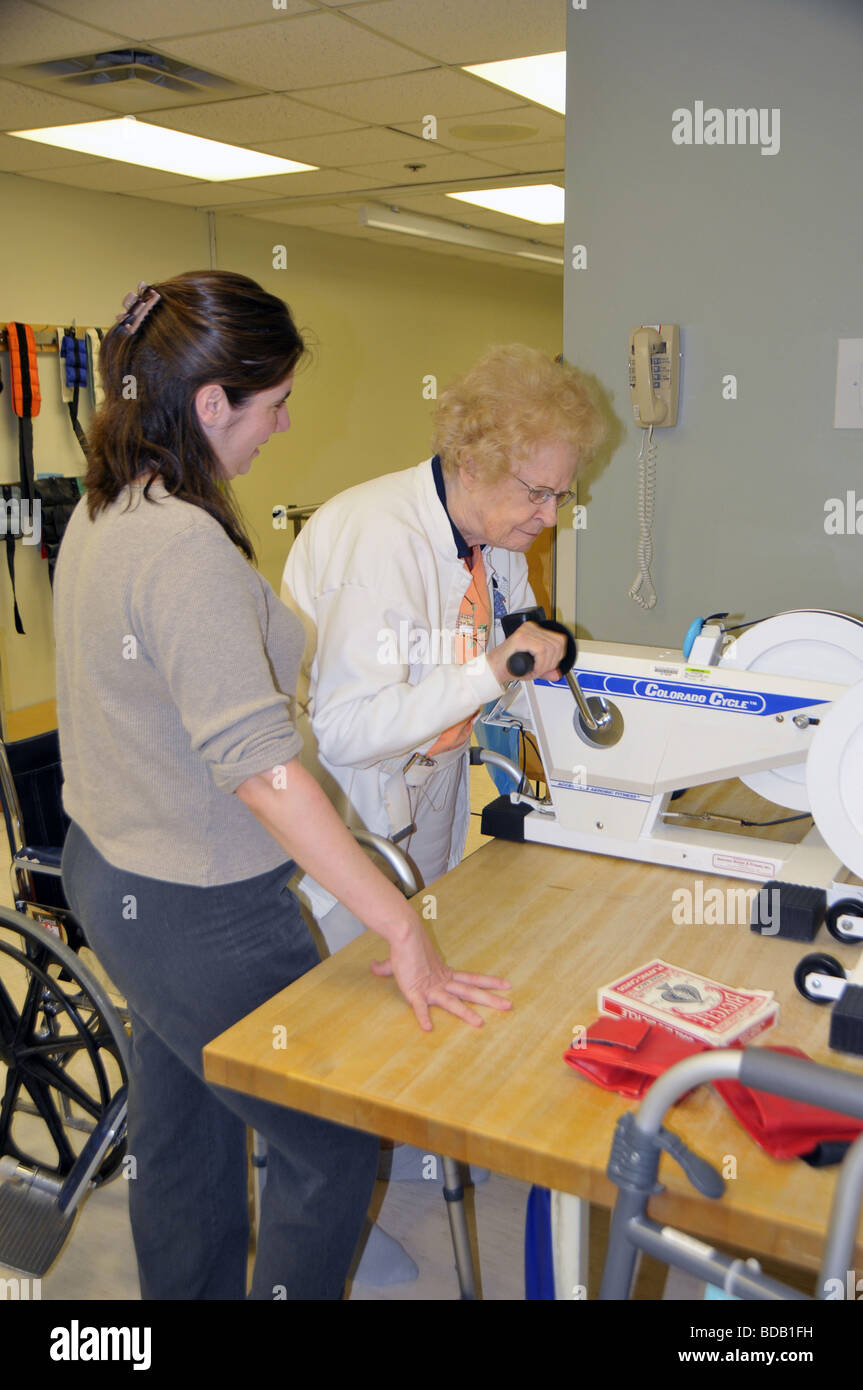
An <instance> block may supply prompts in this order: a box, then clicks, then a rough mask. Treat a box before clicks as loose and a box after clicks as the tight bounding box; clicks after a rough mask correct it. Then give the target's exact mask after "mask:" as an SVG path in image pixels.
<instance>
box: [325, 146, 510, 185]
mask: <svg viewBox="0 0 863 1390" xmlns="http://www.w3.org/2000/svg"><path fill="white" fill-rule="evenodd" d="M420 155H422V150H420ZM420 162H421V161H420V160H419V159H412V160H411V161H410V163H412V164H413V163H420ZM422 162H423V163H424V164H425V168H424V169H420V170H418V172H417V173H412V172H411V170H410V169H408V168H407V167H406V161H404V160H397V159H395V160H385V161H384V162H383V163H380V164H356V165H353V166H352V171H351V172H356V173H360V174H368V176H369V177H370V178H373V179H374V180H375V181H376V182H377V183H379V184H383V185H397V186H399V187H401V185H402V184H413V183H415V184H416V185H417V187H420V186H421V185H422V184H424V183H449V182H452V181H453V180H455V179H481V178H486V177H488V178H500V176H501V170H500V167H499V166H498V165H496V164H490V163H489V162H488V160H486V159H472V158H471V157H470V155H466V154H442V155H438V156H437V157H436V158H430V159H428V158H427V159H425V160H424V161H422Z"/></svg>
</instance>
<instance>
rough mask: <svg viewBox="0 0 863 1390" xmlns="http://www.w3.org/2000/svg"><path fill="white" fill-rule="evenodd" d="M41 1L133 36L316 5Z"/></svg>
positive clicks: (293, 0)
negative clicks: (273, 5)
mask: <svg viewBox="0 0 863 1390" xmlns="http://www.w3.org/2000/svg"><path fill="white" fill-rule="evenodd" d="M44 3H45V4H46V5H49V6H50V7H51V9H52V10H56V11H58V12H59V13H60V14H64V15H70V16H72V17H73V18H75V19H80V20H86V21H87V22H88V23H89V24H103V25H105V26H106V27H107V28H110V29H113V30H115V32H117V33H120V34H124V35H126V36H127V37H128V38H134V39H155V38H159V37H164V38H167V37H170V36H173V35H176V34H197V33H200V31H201V30H205V31H209V30H211V29H227V28H230V27H231V26H234V27H235V26H236V25H237V24H238V23H246V24H248V23H249V21H250V19H252V18H253V15H255V16H256V15H257V14H260V17H261V20H262V21H269V22H272V21H273V20H278V19H284V18H287V17H288V16H289V15H295V14H303V13H304V12H307V11H309V10H314V9H316V5H315V3H314V0H279V5H280V8H279V10H278V11H276V10H274V9H273V7H272V5H271V4H268V3H267V4H263V3H259V4H255V5H250V4H249V3H248V0H241V2H240V3H238V0H144V3H140V0H138V3H134V4H122V3H121V0H44ZM282 4H284V8H282ZM250 10H252V12H253V13H252V14H250V13H249V11H250ZM82 51H85V50H82ZM94 51H95V50H94Z"/></svg>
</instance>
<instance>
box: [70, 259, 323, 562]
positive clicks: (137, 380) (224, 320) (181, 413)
mask: <svg viewBox="0 0 863 1390" xmlns="http://www.w3.org/2000/svg"><path fill="white" fill-rule="evenodd" d="M150 288H152V289H154V290H156V291H157V293H158V294H159V296H160V298H159V301H158V302H157V303H156V304H155V305H154V306H153V308H152V309H150V311H149V312H148V313H147V315H146V317H145V318H144V319H143V321H142V322H141V324H140V326H139V327H138V328H137V329H136V331H135V332H134V333H131V334H130V333H128V332H127V331H126V329H125V328H123V327H122V326H121V325H120V324H117V325H115V326H114V327H113V328H112V329H111V330H110V332H109V333H107V334H106V336H105V340H104V342H103V344H102V349H101V352H100V354H99V365H100V369H101V373H102V382H103V386H104V390H105V402H104V404H103V405H102V406H101V408H100V409H99V411H98V412H97V414H96V415H95V417H94V419H93V423H92V425H91V428H90V432H89V436H88V447H89V467H88V469H87V473H86V477H85V479H84V482H85V484H86V487H87V509H88V511H89V514H90V517H91V519H92V518H94V517H95V516H97V515H98V513H99V512H100V511H101V509H102V508H103V507H107V506H108V505H109V504H110V503H111V502H113V501H114V500H115V499H116V498H117V497H119V495H120V493H121V492H122V490H123V489H124V488H125V487H127V486H128V485H129V484H130V483H132V482H134V481H135V480H136V479H137V478H138V477H139V475H140V474H141V473H142V472H145V471H151V472H152V473H153V480H152V481H154V480H155V479H156V478H160V479H161V480H162V482H163V483H164V485H165V488H166V490H167V492H168V493H170V495H171V496H172V497H178V498H180V499H181V500H182V501H184V502H191V503H192V504H193V506H196V507H202V508H203V509H204V511H206V512H209V514H210V516H212V517H214V518H215V520H216V521H218V522H219V524H220V525H221V526H223V527H224V529H225V531H226V532H227V534H228V535H229V536H230V538H231V540H232V541H233V542H234V544H235V545H237V546H239V548H240V549H241V550H242V551H243V553H244V555H246V557H247V558H248V559H249V560H254V551H253V549H252V544H251V542H250V540H249V538H248V536H247V535H246V533H245V530H244V528H243V524H242V521H241V519H240V515H239V511H238V509H237V505H236V503H235V501H234V499H233V497H232V495H231V491H230V488H229V487H228V485H227V483H226V482H225V480H224V479H222V478H221V476H220V472H219V461H218V459H217V458H216V455H215V454H214V452H213V449H212V447H211V445H210V443H209V441H208V439H207V437H206V435H205V434H204V432H203V430H202V429H201V426H200V424H199V422H198V417H197V412H196V410H195V393H196V392H197V391H198V389H199V388H200V387H201V386H205V385H207V384H208V383H210V382H216V383H217V384H218V385H220V386H221V387H222V388H223V390H224V392H225V395H226V396H227V398H228V402H229V404H230V405H231V406H233V407H235V408H236V407H237V406H241V405H244V404H245V403H246V401H247V400H248V399H249V398H250V397H251V396H253V395H256V394H257V393H258V392H259V391H267V390H270V389H271V388H272V387H274V386H278V384H279V383H280V382H281V381H284V379H285V377H287V376H288V375H289V374H290V373H291V372H292V371H293V369H294V367H295V366H296V365H297V363H298V362H299V361H300V359H301V358H302V357H303V356H304V354H305V352H306V346H305V343H304V342H303V339H302V337H301V336H300V333H299V331H298V330H297V328H296V325H295V324H294V321H293V319H292V317H291V312H290V310H289V309H288V307H287V305H286V304H284V303H283V301H282V300H281V299H277V298H276V297H275V295H272V294H268V293H267V292H266V290H263V289H262V288H261V286H260V285H258V284H256V283H255V281H254V280H249V279H248V278H247V277H246V276H245V275H235V274H232V273H231V272H228V271H221V270H192V271H188V272H187V273H186V274H184V275H177V276H175V277H174V278H173V279H171V280H162V281H160V282H159V283H157V284H153V285H152V286H151V287H150ZM149 488H150V484H149V483H148V485H147V487H146V488H145V489H144V496H145V497H147V499H148V500H150V499H149Z"/></svg>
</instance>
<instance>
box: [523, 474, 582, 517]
mask: <svg viewBox="0 0 863 1390" xmlns="http://www.w3.org/2000/svg"><path fill="white" fill-rule="evenodd" d="M512 476H513V477H514V478H515V480H516V482H517V483H521V485H522V487H526V488H527V495H528V497H529V498H530V500H531V502H533V504H534V506H542V507H544V506H545V504H546V502H550V501H551V500H552V498H554V504H555V506H556V507H557V509H558V511H560V509H561V507H565V506H566V504H567V502H571V501H572V500H573V498H574V497H575V493H574V492H552V490H551V488H550V487H532V486H531V484H530V483H526V482H525V481H524V478H520V477H519V476H518V474H517V473H513V475H512Z"/></svg>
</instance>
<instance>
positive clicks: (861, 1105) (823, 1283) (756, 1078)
mask: <svg viewBox="0 0 863 1390" xmlns="http://www.w3.org/2000/svg"><path fill="white" fill-rule="evenodd" d="M733 1077H737V1078H738V1079H739V1080H740V1082H741V1083H742V1084H743V1085H745V1086H750V1087H752V1088H753V1089H755V1090H760V1091H770V1092H772V1093H773V1094H775V1095H781V1096H786V1097H788V1098H789V1099H791V1100H798V1101H802V1102H803V1103H804V1104H809V1105H817V1106H821V1107H824V1108H830V1109H833V1110H838V1111H841V1112H843V1113H844V1114H847V1115H852V1116H854V1117H855V1118H857V1119H861V1120H863V1077H859V1076H855V1075H854V1074H853V1073H849V1072H840V1071H837V1070H836V1068H834V1067H826V1066H823V1065H821V1064H820V1063H816V1062H810V1061H808V1060H805V1059H803V1058H799V1057H787V1056H784V1055H782V1054H781V1053H775V1052H770V1051H768V1049H766V1048H747V1049H746V1050H745V1051H742V1052H741V1051H739V1050H737V1049H735V1048H731V1049H728V1050H722V1051H717V1052H706V1053H700V1054H699V1055H698V1056H695V1057H688V1058H686V1060H685V1061H683V1062H678V1063H677V1064H676V1066H673V1067H671V1068H669V1070H668V1071H667V1072H665V1074H664V1075H663V1076H661V1077H660V1078H659V1079H658V1080H657V1081H656V1082H654V1084H653V1085H652V1086H651V1088H650V1090H649V1091H648V1093H647V1096H646V1097H645V1099H644V1100H643V1101H642V1103H641V1106H640V1108H639V1110H638V1111H637V1112H636V1113H635V1114H633V1113H631V1112H630V1113H627V1114H625V1115H623V1116H622V1117H621V1119H620V1120H619V1121H618V1126H617V1131H616V1133H615V1138H614V1142H613V1144H612V1151H611V1157H610V1160H609V1165H608V1176H609V1177H610V1178H611V1180H612V1182H614V1183H615V1184H616V1185H617V1187H618V1189H619V1194H618V1199H617V1202H616V1204H615V1207H614V1212H613V1215H612V1221H611V1230H610V1233H609V1240H608V1251H607V1254H606V1261H605V1269H604V1271H603V1276H602V1287H601V1289H600V1294H599V1296H600V1298H601V1299H625V1298H628V1297H629V1295H630V1290H631V1287H632V1281H633V1277H634V1273H635V1261H636V1257H637V1254H638V1251H639V1250H643V1251H646V1252H647V1253H649V1254H651V1255H653V1256H654V1257H655V1258H657V1259H660V1260H665V1262H666V1263H667V1264H669V1265H673V1266H675V1267H677V1268H680V1269H685V1270H687V1271H688V1272H689V1273H691V1274H695V1275H696V1276H697V1277H699V1278H701V1279H704V1280H706V1281H708V1282H710V1283H714V1284H718V1285H719V1286H720V1287H721V1288H723V1289H724V1290H725V1291H726V1293H729V1294H734V1295H736V1296H738V1297H741V1298H748V1299H762V1300H763V1299H767V1300H776V1299H794V1300H798V1299H801V1298H804V1297H805V1295H802V1294H800V1293H799V1291H798V1290H796V1289H792V1288H790V1287H789V1286H788V1285H786V1284H782V1283H780V1282H779V1281H778V1280H775V1279H770V1278H768V1277H767V1276H766V1275H764V1274H762V1273H761V1270H760V1269H759V1268H758V1265H757V1263H756V1262H755V1261H753V1260H750V1261H747V1262H746V1263H745V1264H744V1262H743V1261H742V1260H740V1259H736V1260H732V1259H730V1258H729V1257H728V1256H727V1255H723V1254H721V1253H720V1252H719V1251H717V1250H714V1249H713V1248H712V1247H711V1246H709V1245H706V1244H704V1243H703V1242H700V1241H696V1240H694V1239H692V1238H691V1237H687V1236H685V1235H683V1234H682V1233H680V1232H677V1231H674V1230H671V1229H670V1228H668V1227H665V1228H663V1227H660V1226H658V1225H657V1224H656V1222H654V1221H651V1220H650V1219H649V1218H648V1216H647V1202H648V1199H649V1197H650V1195H651V1193H652V1192H653V1191H655V1190H656V1176H657V1172H658V1168H659V1156H660V1152H661V1150H663V1149H666V1150H668V1151H669V1152H670V1153H673V1155H674V1157H676V1158H677V1159H678V1161H679V1162H681V1163H682V1165H683V1166H684V1169H685V1171H686V1172H687V1175H688V1176H689V1177H690V1179H691V1180H692V1181H693V1182H694V1184H695V1185H696V1186H697V1187H698V1189H699V1190H700V1191H702V1192H704V1191H706V1190H707V1188H706V1185H705V1181H704V1180H705V1178H707V1182H708V1183H709V1177H708V1174H709V1172H710V1169H709V1165H707V1164H705V1163H703V1161H702V1160H699V1159H698V1158H697V1156H696V1155H694V1154H692V1153H691V1152H690V1151H689V1150H688V1149H687V1148H686V1146H685V1145H684V1144H683V1143H682V1141H681V1140H679V1139H675V1137H674V1136H672V1135H670V1134H669V1132H668V1131H667V1130H665V1129H663V1127H662V1121H663V1119H664V1116H665V1112H666V1110H667V1109H668V1108H669V1107H670V1106H671V1105H673V1104H674V1103H675V1102H676V1101H677V1100H679V1099H680V1097H681V1096H683V1095H685V1094H686V1093H687V1091H690V1090H692V1089H693V1088H694V1087H695V1086H698V1085H700V1084H701V1083H702V1082H705V1081H719V1080H723V1079H725V1078H733ZM716 1176H717V1177H718V1175H716ZM710 1195H718V1191H717V1192H711V1193H710ZM861 1202H863V1135H861V1136H860V1138H858V1139H857V1140H856V1142H855V1143H854V1144H853V1145H852V1146H851V1148H850V1150H849V1152H848V1154H847V1156H846V1158H845V1161H844V1163H843V1165H842V1168H841V1170H840V1174H839V1179H838V1181H837V1184H836V1190H835V1192H834V1196H833V1205H832V1208H831V1212H830V1222H829V1226H828V1230H827V1236H826V1240H825V1246H824V1256H823V1259H822V1263H821V1271H820V1275H819V1283H818V1286H817V1293H816V1296H817V1297H818V1298H822V1299H823V1298H826V1297H827V1296H828V1288H830V1287H835V1285H836V1281H837V1280H838V1281H839V1284H840V1285H841V1286H842V1287H843V1288H844V1283H845V1275H846V1271H847V1270H848V1269H849V1268H851V1266H852V1263H853V1254H854V1244H855V1239H856V1235H857V1225H858V1221H859V1217H860V1207H861ZM828 1281H830V1282H829V1283H828Z"/></svg>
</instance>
